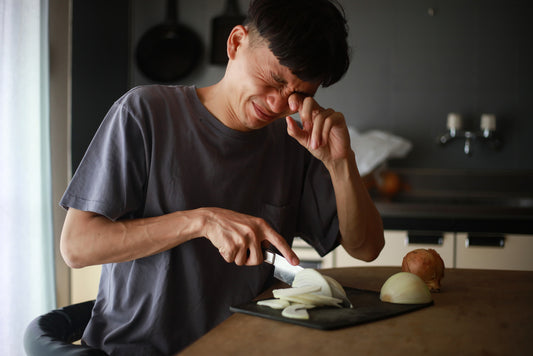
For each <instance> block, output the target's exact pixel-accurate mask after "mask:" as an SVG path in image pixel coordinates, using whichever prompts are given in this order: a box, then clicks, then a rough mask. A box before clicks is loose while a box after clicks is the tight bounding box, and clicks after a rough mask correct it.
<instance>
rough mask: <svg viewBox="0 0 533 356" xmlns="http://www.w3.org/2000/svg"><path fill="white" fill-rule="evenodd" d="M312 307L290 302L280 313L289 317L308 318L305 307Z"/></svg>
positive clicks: (312, 306)
mask: <svg viewBox="0 0 533 356" xmlns="http://www.w3.org/2000/svg"><path fill="white" fill-rule="evenodd" d="M311 308H314V305H308V304H292V305H290V306H288V307H287V308H285V309H283V310H282V311H281V315H282V316H284V317H286V318H291V319H309V313H308V312H307V309H311Z"/></svg>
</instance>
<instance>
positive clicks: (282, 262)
mask: <svg viewBox="0 0 533 356" xmlns="http://www.w3.org/2000/svg"><path fill="white" fill-rule="evenodd" d="M263 255H264V258H265V262H266V263H269V264H271V265H273V266H274V277H275V278H277V279H279V280H280V281H282V282H285V283H287V284H288V285H292V282H293V281H294V277H295V276H296V273H298V272H300V271H301V270H303V267H302V266H293V265H291V264H290V263H289V261H287V260H286V259H285V258H284V257H283V256H281V255H278V254H277V253H274V252H272V251H268V250H263Z"/></svg>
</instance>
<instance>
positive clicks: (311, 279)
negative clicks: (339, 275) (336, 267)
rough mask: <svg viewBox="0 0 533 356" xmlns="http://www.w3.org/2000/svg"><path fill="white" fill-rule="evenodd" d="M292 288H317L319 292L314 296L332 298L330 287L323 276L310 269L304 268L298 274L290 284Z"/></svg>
mask: <svg viewBox="0 0 533 356" xmlns="http://www.w3.org/2000/svg"><path fill="white" fill-rule="evenodd" d="M292 286H293V287H307V286H315V287H316V286H318V287H320V290H319V291H318V292H316V294H321V295H325V296H327V297H331V296H332V292H331V287H330V285H329V283H328V281H327V280H326V279H325V278H324V276H323V275H322V274H321V273H320V272H318V271H317V270H314V269H312V268H305V269H303V270H302V271H300V272H298V273H297V274H296V276H295V277H294V281H293V282H292Z"/></svg>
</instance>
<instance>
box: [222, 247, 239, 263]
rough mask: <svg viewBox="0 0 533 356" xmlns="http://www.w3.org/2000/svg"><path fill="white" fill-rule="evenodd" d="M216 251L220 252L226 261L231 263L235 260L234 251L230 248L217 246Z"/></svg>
mask: <svg viewBox="0 0 533 356" xmlns="http://www.w3.org/2000/svg"><path fill="white" fill-rule="evenodd" d="M218 253H220V256H222V258H223V259H224V261H226V262H227V263H232V262H233V261H234V260H235V258H234V253H232V251H231V250H227V249H225V248H219V249H218Z"/></svg>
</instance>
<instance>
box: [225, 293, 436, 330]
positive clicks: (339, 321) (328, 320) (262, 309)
mask: <svg viewBox="0 0 533 356" xmlns="http://www.w3.org/2000/svg"><path fill="white" fill-rule="evenodd" d="M344 290H345V291H346V294H347V296H348V299H350V301H351V302H352V304H353V306H354V307H353V308H335V307H320V308H314V309H309V310H308V312H309V319H307V320H300V319H290V318H285V317H283V316H281V310H278V309H272V308H269V307H266V306H261V305H257V303H256V302H250V303H247V304H243V305H239V306H234V307H231V308H230V310H231V311H232V312H238V313H244V314H249V315H254V316H260V317H263V318H267V319H273V320H278V321H284V322H287V323H290V324H296V325H301V326H306V327H309V328H314V329H320V330H333V329H340V328H344V327H348V326H353V325H358V324H363V323H368V322H371V321H376V320H381V319H385V318H390V317H393V316H396V315H400V314H405V313H409V312H412V311H415V310H418V309H421V308H425V307H427V306H430V305H432V304H433V302H431V303H426V304H392V303H384V302H382V301H381V300H380V299H379V292H375V291H369V290H364V289H355V288H348V287H345V288H344Z"/></svg>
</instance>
